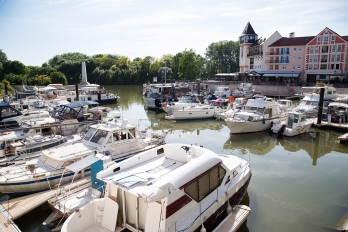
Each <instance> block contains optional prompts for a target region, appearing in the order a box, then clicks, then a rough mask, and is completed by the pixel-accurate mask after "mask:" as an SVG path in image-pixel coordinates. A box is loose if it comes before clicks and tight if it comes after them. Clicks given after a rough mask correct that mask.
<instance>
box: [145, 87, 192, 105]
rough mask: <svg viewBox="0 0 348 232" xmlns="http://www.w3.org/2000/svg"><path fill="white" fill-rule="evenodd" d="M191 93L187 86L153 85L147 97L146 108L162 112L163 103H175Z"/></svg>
mask: <svg viewBox="0 0 348 232" xmlns="http://www.w3.org/2000/svg"><path fill="white" fill-rule="evenodd" d="M189 91H190V89H189V87H188V85H187V84H175V83H171V84H169V83H167V84H154V85H151V88H150V89H149V91H148V92H147V94H146V97H145V106H146V107H147V108H148V109H161V110H162V103H165V102H166V103H167V104H168V102H175V101H177V99H178V97H181V96H183V95H184V94H187V93H188V92H189ZM163 106H166V105H163Z"/></svg>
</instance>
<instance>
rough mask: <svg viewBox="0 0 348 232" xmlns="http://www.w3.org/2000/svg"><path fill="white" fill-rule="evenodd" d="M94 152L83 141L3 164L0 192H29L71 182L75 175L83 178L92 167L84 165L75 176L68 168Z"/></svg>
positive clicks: (0, 172) (76, 177)
mask: <svg viewBox="0 0 348 232" xmlns="http://www.w3.org/2000/svg"><path fill="white" fill-rule="evenodd" d="M95 153H96V151H95V150H92V149H90V148H87V147H85V146H84V144H83V143H77V144H75V145H73V146H72V145H69V146H66V147H60V148H50V149H46V150H43V151H42V153H41V156H40V157H39V158H38V159H31V160H29V161H23V162H22V163H17V164H16V165H10V166H7V167H2V168H1V169H0V174H1V175H0V192H2V193H9V194H30V193H35V192H39V191H43V190H47V189H52V188H55V186H56V185H59V184H66V183H69V182H71V181H72V179H73V178H75V179H80V178H83V177H85V176H88V175H89V174H90V168H85V169H83V170H81V171H80V172H79V173H77V174H76V175H74V172H73V171H71V170H69V169H66V168H67V167H68V166H69V165H71V164H73V163H75V162H77V161H79V160H81V159H83V158H84V157H86V156H89V155H94V154H95Z"/></svg>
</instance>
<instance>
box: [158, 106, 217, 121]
mask: <svg viewBox="0 0 348 232" xmlns="http://www.w3.org/2000/svg"><path fill="white" fill-rule="evenodd" d="M221 112H223V108H222V107H220V106H213V105H198V106H193V107H184V108H182V109H176V110H173V111H171V112H170V113H169V114H168V115H166V116H165V117H164V118H165V119H168V120H189V119H207V118H214V115H215V114H217V113H221Z"/></svg>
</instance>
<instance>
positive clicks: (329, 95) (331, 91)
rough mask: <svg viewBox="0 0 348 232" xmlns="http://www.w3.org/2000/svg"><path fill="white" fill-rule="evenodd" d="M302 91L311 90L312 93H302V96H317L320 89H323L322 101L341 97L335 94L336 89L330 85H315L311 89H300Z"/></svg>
mask: <svg viewBox="0 0 348 232" xmlns="http://www.w3.org/2000/svg"><path fill="white" fill-rule="evenodd" d="M302 88H303V89H308V90H311V91H312V92H307V93H302V95H303V96H309V97H310V96H318V97H319V95H320V89H322V88H324V99H323V100H324V101H325V100H333V99H335V98H338V97H340V96H341V95H340V94H338V93H337V90H336V88H334V87H333V86H332V85H325V84H317V85H316V86H313V87H302Z"/></svg>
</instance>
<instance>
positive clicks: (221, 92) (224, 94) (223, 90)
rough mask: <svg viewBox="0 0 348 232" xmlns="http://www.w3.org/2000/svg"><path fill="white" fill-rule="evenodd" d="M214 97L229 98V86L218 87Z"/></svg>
mask: <svg viewBox="0 0 348 232" xmlns="http://www.w3.org/2000/svg"><path fill="white" fill-rule="evenodd" d="M213 95H215V96H216V97H220V98H228V97H229V96H230V95H231V90H230V88H229V87H228V86H217V87H215V90H214V93H213Z"/></svg>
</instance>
